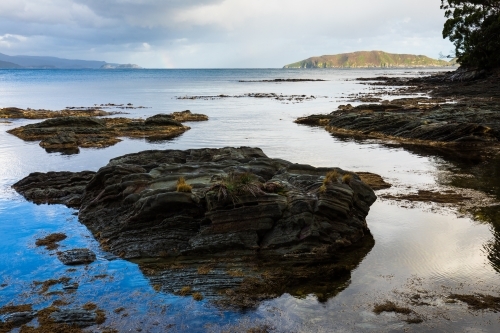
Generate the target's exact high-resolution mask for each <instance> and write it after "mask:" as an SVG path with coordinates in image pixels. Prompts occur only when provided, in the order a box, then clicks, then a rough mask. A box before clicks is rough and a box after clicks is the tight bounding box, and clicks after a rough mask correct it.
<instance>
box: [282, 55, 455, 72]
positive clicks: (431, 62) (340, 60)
mask: <svg viewBox="0 0 500 333" xmlns="http://www.w3.org/2000/svg"><path fill="white" fill-rule="evenodd" d="M444 66H456V63H454V62H449V61H446V60H438V59H432V58H429V57H427V56H424V55H413V54H395V53H387V52H383V51H357V52H351V53H342V54H335V55H323V56H320V57H311V58H308V59H305V60H302V61H299V62H294V63H293V64H289V65H285V66H284V67H283V68H369V67H444Z"/></svg>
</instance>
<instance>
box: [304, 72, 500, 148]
mask: <svg viewBox="0 0 500 333" xmlns="http://www.w3.org/2000/svg"><path fill="white" fill-rule="evenodd" d="M499 78H500V70H494V71H491V72H489V73H479V72H474V73H472V72H468V71H463V70H457V71H456V72H451V73H444V74H435V75H433V76H430V77H423V78H411V79H410V78H394V77H378V78H366V79H363V78H361V79H358V80H362V81H371V82H369V84H370V85H384V86H396V87H398V86H401V88H398V89H396V91H391V92H390V94H394V95H398V94H399V95H405V94H412V95H415V94H422V93H423V94H429V95H430V97H429V98H426V97H417V98H399V99H393V100H391V101H388V100H381V99H380V98H378V97H377V96H375V95H366V96H361V97H360V96H358V97H356V101H377V100H378V101H379V102H380V103H378V104H373V103H371V104H362V105H358V106H355V107H353V106H351V105H350V104H347V105H341V106H339V108H338V110H336V111H334V112H332V113H330V114H326V115H311V116H308V117H303V118H299V119H297V120H296V123H299V124H305V125H313V126H324V127H325V129H326V130H328V131H329V132H331V133H332V134H334V135H339V136H352V137H364V138H376V139H382V140H392V141H398V142H401V143H404V144H417V145H428V146H441V147H442V146H446V147H451V148H454V147H456V148H464V147H465V148H467V147H497V146H498V144H499V141H500V84H499V82H500V81H499ZM382 93H383V92H382ZM382 93H379V94H382ZM358 95H359V94H358ZM472 149H475V148H472Z"/></svg>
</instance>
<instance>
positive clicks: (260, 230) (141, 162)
mask: <svg viewBox="0 0 500 333" xmlns="http://www.w3.org/2000/svg"><path fill="white" fill-rule="evenodd" d="M181 177H182V178H183V179H184V181H185V185H183V186H187V187H188V190H185V191H184V190H183V191H178V190H179V184H180V181H179V179H180V178H181ZM33 185H34V186H36V184H33ZM375 200H376V196H375V194H374V192H373V190H372V189H371V188H370V187H369V186H368V185H366V184H365V183H363V182H362V181H361V179H360V178H359V176H358V175H356V174H354V173H350V172H348V171H345V170H342V169H339V168H314V167H312V166H309V165H300V164H292V163H291V162H288V161H284V160H281V159H272V158H269V157H267V156H266V155H265V154H264V153H263V152H262V151H261V150H260V149H258V148H248V147H242V148H222V149H191V150H185V151H181V150H165V151H160V150H153V151H144V152H140V153H136V154H130V155H124V156H121V157H118V158H115V159H112V160H111V161H110V162H109V164H108V165H107V166H105V167H103V168H101V169H100V170H99V171H98V172H97V173H96V174H95V175H94V176H93V178H92V179H91V180H90V181H89V182H88V184H87V186H86V188H85V192H84V194H83V196H82V200H81V205H80V212H79V219H80V221H81V222H82V223H83V224H85V225H86V226H87V227H88V228H89V229H90V230H91V232H92V233H93V234H94V236H95V237H96V238H97V239H98V240H99V242H100V243H101V245H102V247H103V248H104V249H105V250H107V251H110V252H112V253H113V254H116V255H118V256H120V257H122V258H126V259H131V260H134V261H137V262H138V263H140V265H141V268H143V271H144V272H145V274H146V275H147V276H149V277H150V278H151V279H152V282H153V283H154V284H156V283H157V284H159V285H160V288H163V289H164V290H168V291H171V292H178V291H179V290H180V289H182V287H183V286H186V285H188V286H193V288H192V292H193V293H195V292H200V293H202V294H203V297H205V296H207V295H208V296H217V295H218V296H219V297H220V296H221V295H222V294H223V295H222V296H224V297H226V298H229V299H232V301H230V303H231V304H233V303H238V304H240V305H241V306H245V304H247V303H248V304H254V302H256V301H259V300H261V299H265V298H266V297H267V296H266V295H268V296H269V295H276V293H277V292H278V293H279V292H285V291H286V290H287V288H288V289H290V288H291V289H293V288H294V287H297V286H298V285H307V284H308V283H309V282H311V281H317V280H318V279H323V278H324V277H326V278H327V279H329V280H332V281H333V280H335V281H336V278H338V277H339V276H346V275H347V276H348V275H349V272H350V270H351V269H352V268H353V267H355V266H356V265H357V264H358V263H359V261H360V260H361V259H362V257H363V256H364V255H365V254H366V253H367V251H369V249H370V248H371V246H373V239H372V238H371V235H370V232H369V229H368V227H367V225H366V221H365V218H366V216H367V214H368V212H369V207H370V205H371V204H373V202H374V201H375ZM366 244H368V245H366ZM370 244H371V245H370ZM355 248H356V249H357V248H362V250H361V251H359V250H356V251H355V250H353V249H355ZM351 252H352V253H351ZM354 252H356V253H357V254H356V255H354V254H353V253H354ZM351 255H352V258H351V257H350V256H351ZM346 258H351V259H349V260H348V261H347V262H346V260H347V259H346ZM278 264H279V265H278ZM207 265H208V266H207ZM277 265H278V266H277ZM175 267H177V268H179V267H181V269H179V270H176V269H175ZM278 267H280V268H279V269H278ZM173 268H174V269H173ZM203 268H205V269H203ZM200 272H201V273H200ZM203 272H207V273H206V274H203ZM328 272H329V273H328ZM327 273H328V274H327ZM325 274H326V275H325ZM196 276H197V277H198V278H196ZM313 277H314V278H313ZM155 281H156V282H155ZM196 281H200V283H197V282H196ZM285 282H286V283H285ZM332 283H333V282H332ZM281 284H282V285H283V286H282V287H280V288H278V286H279V285H281ZM226 289H227V290H226ZM302 289H303V288H302ZM334 289H335V288H334ZM272 290H274V291H273V292H271V291H272ZM221 293H222V294H221ZM331 293H332V290H330V291H329V292H326V294H328V295H330V294H331ZM251 294H253V295H255V297H250V296H249V295H251ZM326 294H325V295H326ZM241 295H246V296H241ZM257 295H258V296H257ZM240 296H241V297H240ZM248 297H250V298H248ZM236 299H238V300H239V302H237V301H236ZM248 304H247V305H248Z"/></svg>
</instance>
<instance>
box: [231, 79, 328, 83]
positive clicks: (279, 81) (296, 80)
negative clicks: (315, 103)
mask: <svg viewBox="0 0 500 333" xmlns="http://www.w3.org/2000/svg"><path fill="white" fill-rule="evenodd" d="M318 81H327V80H322V79H272V80H239V81H238V82H276V83H281V82H318Z"/></svg>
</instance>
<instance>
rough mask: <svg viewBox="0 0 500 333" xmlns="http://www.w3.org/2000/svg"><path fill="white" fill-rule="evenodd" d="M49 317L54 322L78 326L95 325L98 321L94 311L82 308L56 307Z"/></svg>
mask: <svg viewBox="0 0 500 333" xmlns="http://www.w3.org/2000/svg"><path fill="white" fill-rule="evenodd" d="M49 318H50V319H51V320H52V321H53V322H54V323H56V324H65V325H68V326H78V327H87V326H92V325H96V324H97V321H98V315H97V313H96V312H94V311H89V310H82V309H58V310H56V311H54V312H52V313H51V314H50V315H49Z"/></svg>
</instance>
